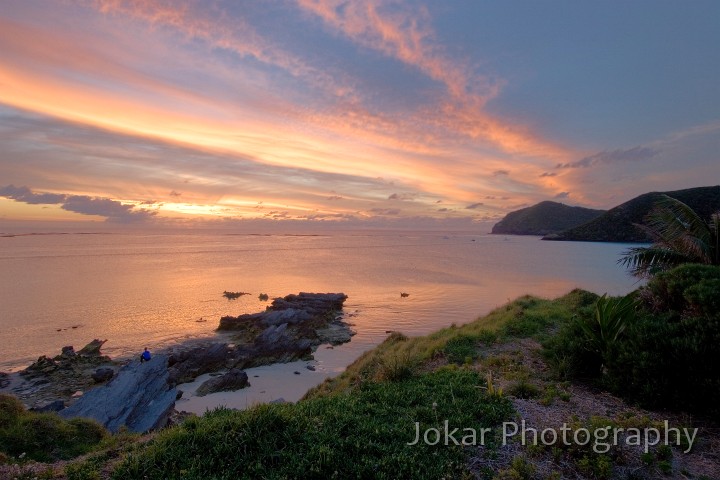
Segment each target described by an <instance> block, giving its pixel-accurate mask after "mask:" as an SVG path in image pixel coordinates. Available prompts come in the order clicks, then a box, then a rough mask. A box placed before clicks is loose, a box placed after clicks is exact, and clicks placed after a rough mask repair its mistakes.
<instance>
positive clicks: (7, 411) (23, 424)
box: [0, 395, 108, 461]
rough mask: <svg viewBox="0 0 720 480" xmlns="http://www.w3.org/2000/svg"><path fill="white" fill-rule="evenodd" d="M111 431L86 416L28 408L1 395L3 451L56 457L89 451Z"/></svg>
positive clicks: (34, 457)
mask: <svg viewBox="0 0 720 480" xmlns="http://www.w3.org/2000/svg"><path fill="white" fill-rule="evenodd" d="M107 436H108V432H107V431H106V430H105V429H104V428H103V427H102V426H101V425H100V424H98V423H97V422H95V421H92V420H86V419H83V418H75V419H72V420H69V421H67V420H63V419H62V418H60V417H59V416H58V415H57V414H55V413H35V412H30V411H27V410H25V407H24V406H23V404H22V403H20V401H19V400H18V399H16V398H15V397H13V396H10V395H0V452H2V453H4V454H6V455H9V456H11V457H16V458H19V459H32V460H38V461H54V460H59V459H69V458H74V457H77V456H78V455H82V454H84V453H87V452H89V451H90V450H92V449H93V448H94V447H95V446H97V445H98V444H99V443H100V442H101V441H102V440H103V439H104V438H106V437H107Z"/></svg>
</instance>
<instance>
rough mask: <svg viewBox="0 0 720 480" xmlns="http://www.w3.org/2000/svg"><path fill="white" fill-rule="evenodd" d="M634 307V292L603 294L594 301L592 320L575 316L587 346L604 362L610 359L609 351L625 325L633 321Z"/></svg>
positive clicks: (623, 330) (618, 338)
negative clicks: (616, 296)
mask: <svg viewBox="0 0 720 480" xmlns="http://www.w3.org/2000/svg"><path fill="white" fill-rule="evenodd" d="M635 308H636V301H635V296H634V294H630V295H626V296H625V297H620V298H608V297H607V294H605V295H603V296H602V297H600V298H598V299H597V301H596V302H595V316H594V318H593V321H591V322H588V321H585V320H583V319H582V318H580V317H575V318H576V321H577V322H578V325H580V328H581V329H582V331H583V334H584V338H585V340H586V341H587V344H588V345H587V347H588V348H589V349H590V350H591V351H592V352H593V353H597V354H599V355H600V358H601V359H602V361H603V362H604V363H607V362H608V361H609V360H610V355H611V351H612V349H613V347H614V346H615V344H617V342H618V341H619V340H620V338H621V336H622V334H623V333H624V332H625V329H626V328H627V326H628V325H632V324H633V322H634V321H635Z"/></svg>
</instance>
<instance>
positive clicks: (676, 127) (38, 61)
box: [0, 0, 720, 231]
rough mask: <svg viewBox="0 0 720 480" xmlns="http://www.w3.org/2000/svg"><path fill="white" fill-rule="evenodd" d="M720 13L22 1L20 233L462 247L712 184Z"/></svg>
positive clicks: (5, 57) (2, 19) (11, 40)
mask: <svg viewBox="0 0 720 480" xmlns="http://www.w3.org/2000/svg"><path fill="white" fill-rule="evenodd" d="M620 10H622V12H619V11H620ZM719 16H720V6H719V5H718V4H717V3H715V2H693V3H692V4H680V3H674V4H673V3H664V4H657V3H655V2H633V3H632V4H626V3H625V2H605V3H603V4H597V5H575V4H567V5H564V6H562V7H561V6H558V5H554V6H545V7H540V6H539V5H537V4H536V3H534V2H527V3H525V4H522V3H521V4H513V5H507V4H504V2H497V4H494V5H485V4H479V3H477V4H476V3H473V2H457V3H455V2H450V3H444V2H440V3H436V2H425V3H423V2H414V1H407V2H406V1H399V0H397V1H396V0H372V1H362V2H349V1H342V0H297V1H291V2H257V3H255V2H251V3H244V2H243V3H241V4H240V3H237V2H231V1H222V0H218V1H210V2H206V1H191V0H190V1H183V2H174V1H164V0H70V1H65V2H49V1H42V0H28V1H22V2H20V1H12V2H7V3H6V4H5V5H4V6H3V8H2V9H1V10H0V51H2V59H1V60H0V145H1V146H2V155H1V156H0V222H3V223H6V224H9V223H10V222H21V223H22V222H35V224H38V222H40V223H42V222H46V221H47V222H50V221H57V222H59V221H64V222H85V223H87V222H88V221H94V222H96V223H99V224H106V225H107V224H113V223H114V224H118V223H120V224H140V225H150V226H152V225H155V226H163V225H168V226H172V225H177V226H185V227H186V226H192V225H194V224H197V225H199V224H200V223H194V222H201V223H202V224H208V225H213V224H217V225H226V224H227V222H226V220H228V219H229V220H240V219H253V220H264V221H275V222H281V221H289V220H294V221H296V222H318V221H321V220H322V221H325V222H333V223H334V222H342V224H344V225H353V226H356V225H360V226H361V225H364V224H366V223H367V222H374V223H373V224H374V225H381V224H383V222H385V223H388V224H393V223H397V224H408V225H412V224H417V225H422V224H423V222H430V223H432V224H436V225H443V224H446V225H447V226H448V228H450V227H452V226H463V227H468V226H471V225H472V224H474V223H477V222H482V221H489V220H493V219H497V218H500V217H502V216H503V215H504V214H505V213H507V212H508V211H510V210H513V209H517V208H519V207H521V206H527V205H530V204H533V203H536V202H538V201H541V200H547V199H556V200H559V201H562V202H564V203H568V204H573V205H584V206H590V207H597V208H608V207H612V206H614V205H616V204H618V203H621V202H623V201H625V200H627V199H629V198H632V197H633V196H635V195H638V194H640V193H644V192H647V191H652V190H670V189H680V188H688V187H694V186H701V185H709V184H716V183H718V180H720V168H718V166H717V165H718V149H719V147H720V140H719V139H720V115H719V114H718V112H720V91H718V87H717V86H718V84H719V83H718V81H719V80H720V61H718V60H720V58H719V57H718V55H719V53H718V49H717V45H720V30H718V29H717V28H716V27H717V25H716V20H717V18H719ZM559 18H562V19H563V21H562V22H560V21H559V20H558V19H559ZM669 32H672V38H668V35H670V33H669ZM213 222H214V223H213ZM223 222H224V223H223ZM403 222H404V223H403ZM414 222H415V223H414ZM311 225H312V224H311ZM0 231H2V228H0Z"/></svg>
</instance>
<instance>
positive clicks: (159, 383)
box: [59, 355, 177, 433]
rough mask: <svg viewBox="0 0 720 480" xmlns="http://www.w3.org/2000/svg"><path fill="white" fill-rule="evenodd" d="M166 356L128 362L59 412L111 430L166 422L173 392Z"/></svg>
mask: <svg viewBox="0 0 720 480" xmlns="http://www.w3.org/2000/svg"><path fill="white" fill-rule="evenodd" d="M168 379H169V375H168V357H167V356H165V355H155V356H154V357H153V359H152V361H150V362H144V363H140V362H139V361H132V362H130V363H129V364H127V365H126V366H124V367H123V368H121V369H120V371H119V372H118V373H117V376H115V378H113V379H112V380H111V381H110V382H108V383H106V384H105V385H102V386H99V387H97V388H94V389H92V390H90V391H89V392H87V393H85V394H84V395H83V396H82V397H80V398H79V399H78V400H77V401H76V402H75V403H74V404H72V405H71V406H69V407H68V408H66V409H64V410H62V411H60V412H59V414H60V416H61V417H63V418H66V419H69V418H77V417H84V418H92V419H94V420H97V421H98V422H99V423H101V424H102V425H103V426H104V427H105V428H107V429H108V430H110V431H111V432H117V431H118V430H119V429H120V428H121V427H123V426H124V427H127V428H128V429H129V430H130V431H133V432H138V433H143V432H147V431H149V430H153V429H157V428H161V427H163V426H165V425H166V424H167V420H168V418H169V415H170V413H171V412H172V410H173V408H174V407H175V398H176V396H177V391H176V390H175V388H174V387H170V386H169V384H168Z"/></svg>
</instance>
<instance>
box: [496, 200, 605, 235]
mask: <svg viewBox="0 0 720 480" xmlns="http://www.w3.org/2000/svg"><path fill="white" fill-rule="evenodd" d="M603 213H605V210H592V209H590V208H583V207H570V206H568V205H565V204H562V203H557V202H550V201H545V202H540V203H538V204H537V205H533V206H532V207H527V208H523V209H521V210H516V211H514V212H510V213H508V214H507V215H506V216H505V218H503V219H502V220H500V222H498V223H496V224H495V226H494V227H493V229H492V233H500V234H502V233H504V234H508V235H548V234H551V233H559V232H562V231H563V230H567V229H569V228H572V227H576V226H578V225H582V224H584V223H587V222H589V221H591V220H593V219H595V218H597V217H599V216H600V215H602V214H603Z"/></svg>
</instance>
